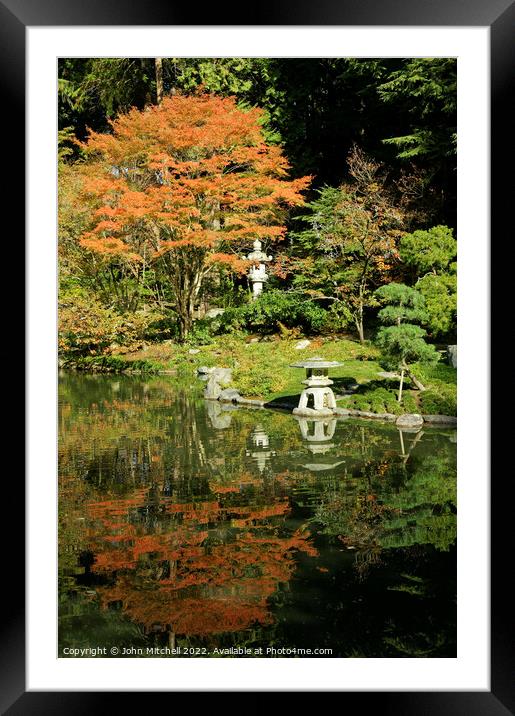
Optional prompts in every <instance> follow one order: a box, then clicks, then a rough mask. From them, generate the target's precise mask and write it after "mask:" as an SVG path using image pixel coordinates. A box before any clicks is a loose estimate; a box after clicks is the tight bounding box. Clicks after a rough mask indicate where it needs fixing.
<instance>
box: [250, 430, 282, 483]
mask: <svg viewBox="0 0 515 716" xmlns="http://www.w3.org/2000/svg"><path fill="white" fill-rule="evenodd" d="M251 440H252V445H253V448H252V449H250V450H245V455H246V456H247V457H251V458H252V459H253V460H255V461H256V463H257V466H258V469H259V472H263V470H264V469H265V467H266V464H267V462H268V460H270V458H271V457H273V456H274V455H275V454H276V452H275V450H270V438H269V437H268V435H267V434H266V433H265V431H264V430H263V428H262V427H261V425H256V427H255V428H254V430H253V431H252V435H251Z"/></svg>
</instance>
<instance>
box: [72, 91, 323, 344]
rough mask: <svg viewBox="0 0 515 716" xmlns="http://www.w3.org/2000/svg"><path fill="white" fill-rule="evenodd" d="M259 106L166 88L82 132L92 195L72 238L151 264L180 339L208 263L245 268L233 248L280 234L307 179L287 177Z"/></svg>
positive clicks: (88, 191) (284, 162)
mask: <svg viewBox="0 0 515 716" xmlns="http://www.w3.org/2000/svg"><path fill="white" fill-rule="evenodd" d="M262 123H263V112H262V110H260V109H258V108H252V109H243V108H241V107H238V105H237V104H236V99H235V98H234V97H218V96H215V95H211V94H204V93H198V94H196V95H194V96H185V95H174V96H173V97H168V98H165V99H163V101H162V102H161V104H159V105H158V106H150V107H147V108H145V109H144V110H143V111H139V110H137V109H132V110H131V111H130V112H128V113H127V114H124V115H121V116H119V117H118V118H117V119H115V120H114V121H112V122H111V131H110V133H105V134H99V133H96V132H92V131H90V133H89V136H88V139H87V141H86V142H85V143H84V144H83V148H84V150H85V151H86V152H87V154H88V155H89V156H90V159H91V166H90V171H88V172H87V174H86V177H85V179H84V192H85V194H86V195H89V198H90V199H93V201H92V205H94V206H96V207H97V208H96V209H95V210H94V212H93V216H92V223H91V226H90V230H89V231H87V232H85V233H84V234H83V235H82V236H81V239H80V242H81V244H82V246H84V247H86V248H87V249H89V250H91V251H92V252H95V253H96V254H97V255H98V254H101V255H104V256H106V255H107V256H109V255H115V256H117V257H119V258H120V260H123V261H125V262H128V263H129V265H130V264H133V265H134V266H135V267H137V266H138V264H141V263H144V264H145V265H146V264H147V262H149V261H152V262H158V263H159V265H160V267H162V268H164V270H165V272H166V276H167V278H168V280H169V281H170V282H171V286H172V288H173V292H174V296H175V304H176V310H177V314H178V320H179V329H180V336H181V338H185V337H186V336H187V334H188V332H189V330H190V328H191V325H192V316H193V309H194V303H195V300H196V298H197V296H198V294H199V291H200V288H201V286H202V282H203V280H204V278H205V277H206V275H207V274H208V273H209V272H210V271H211V270H212V269H213V267H214V266H217V265H218V266H219V265H220V264H226V265H229V267H230V269H231V270H232V271H235V272H241V271H243V270H244V269H245V262H244V261H242V259H240V258H239V257H238V251H240V250H242V249H243V248H244V247H245V246H248V245H249V242H250V241H253V240H254V239H255V238H260V239H263V240H265V241H275V240H280V239H282V238H283V237H284V235H285V231H286V227H285V219H286V216H287V210H288V208H289V207H291V206H293V205H298V204H302V203H303V200H302V191H303V190H305V189H306V187H307V186H308V185H309V183H310V180H311V177H301V178H298V179H293V180H292V179H289V178H288V169H289V165H288V162H287V160H286V158H285V157H284V155H283V153H282V150H281V148H280V147H279V146H270V145H268V144H267V143H266V141H265V139H264V135H263V131H262Z"/></svg>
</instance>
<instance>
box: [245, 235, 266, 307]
mask: <svg viewBox="0 0 515 716" xmlns="http://www.w3.org/2000/svg"><path fill="white" fill-rule="evenodd" d="M253 246H254V250H253V251H251V252H250V254H249V255H248V256H247V259H248V260H249V261H252V262H254V263H253V264H252V266H251V267H250V269H249V273H248V276H249V281H250V282H251V283H252V300H253V301H255V300H256V298H257V297H258V296H259V294H260V293H262V291H263V284H264V283H265V282H266V281H268V274H267V272H266V264H267V263H268V262H269V261H271V260H272V257H271V256H267V255H266V254H265V253H264V251H261V247H262V243H261V241H260V240H259V239H256V240H255V241H254V244H253ZM256 264H257V265H256Z"/></svg>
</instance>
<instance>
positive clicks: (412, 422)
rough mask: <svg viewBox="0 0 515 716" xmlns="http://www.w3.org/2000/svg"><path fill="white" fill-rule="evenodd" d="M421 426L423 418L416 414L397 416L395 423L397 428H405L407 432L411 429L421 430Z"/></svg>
mask: <svg viewBox="0 0 515 716" xmlns="http://www.w3.org/2000/svg"><path fill="white" fill-rule="evenodd" d="M423 424H424V418H423V417H422V416H421V415H419V414H418V413H404V415H399V417H398V418H397V420H396V421H395V425H396V426H397V427H398V428H401V429H403V428H406V429H407V430H412V429H413V428H421V427H422V425H423Z"/></svg>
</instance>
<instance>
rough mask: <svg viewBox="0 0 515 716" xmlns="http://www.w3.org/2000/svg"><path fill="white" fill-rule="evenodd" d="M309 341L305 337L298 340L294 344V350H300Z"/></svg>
mask: <svg viewBox="0 0 515 716" xmlns="http://www.w3.org/2000/svg"><path fill="white" fill-rule="evenodd" d="M310 343H311V341H308V339H307V338H304V340H302V341H299V342H298V343H297V345H296V346H295V350H297V351H301V350H303V349H304V348H307V347H308V346H309V345H310Z"/></svg>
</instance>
